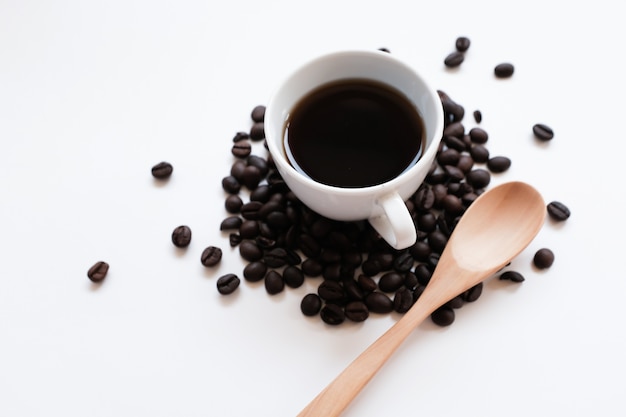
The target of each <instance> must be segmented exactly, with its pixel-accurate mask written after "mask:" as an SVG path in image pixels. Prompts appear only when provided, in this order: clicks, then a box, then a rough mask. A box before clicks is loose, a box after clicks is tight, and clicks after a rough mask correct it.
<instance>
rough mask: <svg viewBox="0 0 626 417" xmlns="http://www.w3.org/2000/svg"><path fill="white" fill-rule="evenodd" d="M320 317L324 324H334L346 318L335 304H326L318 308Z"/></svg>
mask: <svg viewBox="0 0 626 417" xmlns="http://www.w3.org/2000/svg"><path fill="white" fill-rule="evenodd" d="M320 317H321V318H322V321H323V322H324V323H326V324H330V325H333V326H336V325H338V324H341V323H343V322H344V321H345V320H346V315H345V313H344V311H343V309H342V308H341V307H340V306H338V305H337V304H326V305H325V306H324V307H322V309H321V310H320Z"/></svg>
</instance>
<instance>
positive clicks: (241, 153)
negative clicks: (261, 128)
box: [231, 140, 252, 158]
mask: <svg viewBox="0 0 626 417" xmlns="http://www.w3.org/2000/svg"><path fill="white" fill-rule="evenodd" d="M231 153H232V154H233V155H234V156H235V157H237V158H246V157H248V156H249V155H250V154H251V153H252V145H251V144H250V142H249V141H247V140H240V141H237V142H235V143H234V144H233V147H232V148H231Z"/></svg>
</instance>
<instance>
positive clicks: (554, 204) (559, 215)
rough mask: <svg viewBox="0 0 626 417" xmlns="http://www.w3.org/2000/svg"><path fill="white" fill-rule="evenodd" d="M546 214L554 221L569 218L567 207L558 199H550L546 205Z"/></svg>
mask: <svg viewBox="0 0 626 417" xmlns="http://www.w3.org/2000/svg"><path fill="white" fill-rule="evenodd" d="M547 210H548V214H549V215H550V217H551V218H552V219H554V220H556V221H560V222H562V221H564V220H567V219H569V216H570V215H571V213H570V210H569V208H567V206H566V205H565V204H563V203H561V202H560V201H551V202H550V203H548V206H547Z"/></svg>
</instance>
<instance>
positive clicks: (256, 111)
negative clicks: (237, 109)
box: [250, 105, 265, 122]
mask: <svg viewBox="0 0 626 417" xmlns="http://www.w3.org/2000/svg"><path fill="white" fill-rule="evenodd" d="M250 117H251V118H252V120H253V121H254V122H262V121H263V119H265V106H263V105H259V106H256V107H255V108H253V109H252V113H250Z"/></svg>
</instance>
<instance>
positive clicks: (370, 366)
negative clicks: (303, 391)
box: [297, 258, 491, 417]
mask: <svg viewBox="0 0 626 417" xmlns="http://www.w3.org/2000/svg"><path fill="white" fill-rule="evenodd" d="M440 263H442V265H441V267H438V268H437V269H436V270H435V272H434V274H433V276H432V278H431V280H430V283H429V284H428V285H427V286H426V289H425V290H424V292H423V293H422V294H421V295H420V297H419V298H418V300H417V302H416V303H415V304H414V305H413V307H411V309H410V310H409V311H407V312H406V313H405V314H404V316H402V318H401V319H400V320H398V321H397V322H396V323H395V324H394V325H393V326H392V327H391V328H390V329H389V330H387V331H386V332H385V333H383V334H382V335H381V336H380V337H379V338H378V339H377V340H376V341H374V343H372V344H371V345H370V346H369V347H368V348H367V349H366V350H365V351H363V353H361V354H360V355H359V356H358V357H357V358H356V359H355V360H354V361H352V363H350V365H348V367H347V368H346V369H344V370H343V372H342V373H340V374H339V375H338V376H337V377H336V378H335V379H334V380H333V381H332V382H331V383H330V384H328V385H327V386H326V388H324V390H322V391H321V392H320V393H319V394H318V395H317V397H315V398H314V399H313V400H312V401H311V402H310V403H309V404H308V405H307V406H306V407H305V408H304V409H303V410H302V411H301V412H300V414H298V416H297V417H338V416H339V415H340V414H341V413H342V412H343V411H344V410H345V409H346V407H347V406H348V405H349V404H350V402H352V400H353V399H354V398H355V397H356V396H357V395H358V394H359V392H361V390H362V389H363V387H365V385H367V383H368V382H369V381H370V380H371V379H372V377H374V375H375V374H376V373H377V372H378V370H379V369H380V368H381V367H382V366H383V365H384V364H385V362H386V361H387V359H389V357H390V356H391V355H392V354H393V353H394V352H395V351H396V349H397V348H398V347H399V346H400V345H401V344H402V342H404V340H405V339H406V338H407V337H408V336H409V334H411V332H412V331H413V330H414V329H415V328H416V327H417V326H419V325H420V324H421V323H422V322H423V321H424V320H425V319H426V318H428V317H429V316H430V314H431V313H432V312H433V311H435V309H437V308H438V307H439V306H441V305H442V304H444V303H445V302H447V301H448V300H450V299H452V298H453V297H455V296H456V295H458V294H460V293H461V292H463V291H464V290H466V289H468V288H469V286H470V284H468V285H467V286H461V287H459V285H458V284H456V285H454V284H453V285H450V281H452V282H455V281H456V282H459V281H460V282H470V283H471V282H479V281H480V280H481V278H483V277H484V276H485V275H486V274H487V273H481V272H476V271H467V270H464V269H462V268H460V267H459V266H458V265H457V264H456V263H455V262H450V260H449V258H446V259H443V258H442V260H441V261H440ZM490 272H491V271H489V273H490ZM446 275H448V276H454V277H456V278H457V280H445V279H441V278H442V277H443V276H446ZM471 285H473V284H471Z"/></svg>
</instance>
